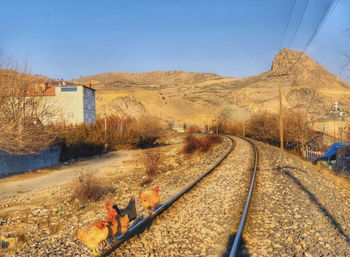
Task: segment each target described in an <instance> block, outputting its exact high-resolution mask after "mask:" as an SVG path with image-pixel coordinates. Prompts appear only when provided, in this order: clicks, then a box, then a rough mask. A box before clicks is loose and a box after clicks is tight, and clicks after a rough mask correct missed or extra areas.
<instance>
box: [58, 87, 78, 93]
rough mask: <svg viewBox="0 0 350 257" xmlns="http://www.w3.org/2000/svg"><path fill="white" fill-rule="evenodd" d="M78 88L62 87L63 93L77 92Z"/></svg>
mask: <svg viewBox="0 0 350 257" xmlns="http://www.w3.org/2000/svg"><path fill="white" fill-rule="evenodd" d="M76 91H77V87H61V92H76Z"/></svg>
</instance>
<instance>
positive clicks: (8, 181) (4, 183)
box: [0, 151, 135, 198]
mask: <svg viewBox="0 0 350 257" xmlns="http://www.w3.org/2000/svg"><path fill="white" fill-rule="evenodd" d="M134 152H135V151H118V152H110V153H108V154H106V155H105V156H102V157H99V158H94V159H90V160H85V161H79V162H76V163H74V164H71V165H69V166H67V165H60V166H58V167H57V168H54V169H49V170H48V171H47V172H44V173H37V174H35V173H31V174H22V175H15V176H12V177H8V178H4V179H1V180H0V198H2V197H8V196H13V195H16V194H18V193H24V192H28V191H31V190H33V189H38V188H39V187H48V186H55V185H60V184H63V183H66V182H69V181H71V180H72V179H73V178H74V177H76V176H77V174H78V173H79V172H92V171H96V170H100V169H102V168H104V167H106V166H108V165H110V164H112V163H113V164H115V163H118V162H122V161H125V160H129V159H131V158H132V156H133V155H134Z"/></svg>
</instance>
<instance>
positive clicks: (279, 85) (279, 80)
mask: <svg viewBox="0 0 350 257" xmlns="http://www.w3.org/2000/svg"><path fill="white" fill-rule="evenodd" d="M278 95H279V102H280V142H281V144H280V148H281V150H282V151H283V149H284V144H283V105H282V88H281V77H279V79H278Z"/></svg>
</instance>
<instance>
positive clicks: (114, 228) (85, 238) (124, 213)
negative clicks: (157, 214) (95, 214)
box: [77, 186, 160, 256]
mask: <svg viewBox="0 0 350 257" xmlns="http://www.w3.org/2000/svg"><path fill="white" fill-rule="evenodd" d="M139 197H140V202H141V204H142V206H143V208H145V209H149V210H150V211H152V212H153V208H154V207H156V206H157V205H158V204H159V199H160V198H159V187H158V186H157V187H155V188H154V189H153V191H151V192H140V194H139ZM106 209H107V218H106V219H105V220H100V221H95V222H93V223H91V224H90V225H89V226H87V227H84V228H78V230H77V238H78V239H79V241H80V242H82V243H83V244H84V245H86V246H87V247H89V248H91V249H92V251H93V255H94V256H96V255H100V254H101V253H100V252H99V250H98V248H99V245H100V244H101V243H102V242H105V241H106V240H107V239H110V238H112V237H114V236H118V235H121V234H124V233H125V232H126V231H128V228H129V223H130V222H131V221H133V220H135V219H136V218H137V212H136V205H135V196H132V197H131V199H130V202H129V204H128V205H127V206H126V208H124V209H119V208H118V206H117V205H113V206H112V207H111V203H110V202H109V201H107V202H106ZM109 247H110V246H109V245H108V244H105V246H104V248H109Z"/></svg>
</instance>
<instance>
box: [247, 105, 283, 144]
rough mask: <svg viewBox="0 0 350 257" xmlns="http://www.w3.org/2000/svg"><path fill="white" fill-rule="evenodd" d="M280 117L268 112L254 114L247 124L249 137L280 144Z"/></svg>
mask: <svg viewBox="0 0 350 257" xmlns="http://www.w3.org/2000/svg"><path fill="white" fill-rule="evenodd" d="M277 124H278V116H277V115H275V114H272V113H268V112H261V113H256V114H253V115H252V116H251V117H250V120H249V121H248V123H247V135H248V136H249V137H252V138H255V139H258V140H263V141H265V142H266V141H274V142H278V140H279V137H278V133H279V132H278V125H277Z"/></svg>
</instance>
